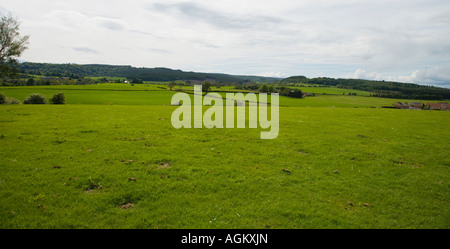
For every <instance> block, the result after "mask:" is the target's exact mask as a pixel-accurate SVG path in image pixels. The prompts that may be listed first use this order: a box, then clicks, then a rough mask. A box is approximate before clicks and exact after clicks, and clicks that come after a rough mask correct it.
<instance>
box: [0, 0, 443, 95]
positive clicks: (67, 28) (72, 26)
mask: <svg viewBox="0 0 450 249" xmlns="http://www.w3.org/2000/svg"><path fill="white" fill-rule="evenodd" d="M0 11H1V12H2V13H11V14H12V15H13V16H16V17H18V18H19V20H20V21H21V23H22V24H21V33H22V34H27V35H30V46H29V49H28V50H27V51H26V52H24V54H23V56H22V59H23V60H26V61H32V62H50V63H82V64H87V63H103V64H113V65H132V66H136V67H168V68H173V69H181V70H185V71H200V72H220V73H230V74H250V75H263V76H276V77H287V76H292V75H305V76H307V77H318V76H324V77H335V78H338V77H351V78H363V79H376V80H395V81H402V82H413V83H418V84H427V85H438V86H445V87H450V73H449V72H450V42H449V41H450V1H446V0H443V1H433V0H420V1H419V0H410V1H399V0H398V1H395V0H389V1H388V0H378V1H365V0H342V1H337V0H315V1H298V0H296V1H293V0H277V1H267V0H251V1H242V0H240V1H235V0H226V1H223V0H219V1H196V0H192V1H189V0H188V1H140V0H128V1H117V0H116V1H114V0H89V1H86V0H76V1H75V0H65V1H60V0H59V1H56V0H40V1H33V0H17V1H10V0H8V1H5V0H0Z"/></svg>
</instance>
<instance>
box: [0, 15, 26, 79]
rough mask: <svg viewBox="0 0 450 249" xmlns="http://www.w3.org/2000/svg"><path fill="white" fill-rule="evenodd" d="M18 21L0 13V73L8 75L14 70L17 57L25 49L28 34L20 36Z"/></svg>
mask: <svg viewBox="0 0 450 249" xmlns="http://www.w3.org/2000/svg"><path fill="white" fill-rule="evenodd" d="M19 25H20V24H19V22H18V21H17V19H15V18H13V17H12V16H10V15H8V16H5V15H2V14H0V75H1V76H2V77H9V76H11V75H13V74H14V73H15V72H16V70H15V68H14V65H17V64H18V60H17V57H20V55H21V54H22V52H23V51H24V50H25V49H27V48H28V47H27V45H28V39H29V36H20V33H19Z"/></svg>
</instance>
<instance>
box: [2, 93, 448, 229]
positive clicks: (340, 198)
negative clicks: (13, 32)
mask: <svg viewBox="0 0 450 249" xmlns="http://www.w3.org/2000/svg"><path fill="white" fill-rule="evenodd" d="M136 86H137V85H136ZM136 86H135V87H136ZM146 87H147V88H148V89H147V88H146ZM129 88H131V86H128V85H126V86H122V85H121V86H114V85H102V86H97V87H96V86H82V87H79V86H57V87H50V86H48V87H18V88H0V92H3V93H4V94H5V95H6V96H8V97H14V98H18V99H20V100H23V99H24V98H25V97H26V96H27V95H29V94H30V93H33V92H39V93H42V94H44V95H46V96H47V97H50V96H51V94H53V93H56V92H64V93H65V95H66V99H67V103H68V104H66V105H23V104H22V105H0V200H1V205H0V224H1V225H0V227H1V228H150V229H156V228H256V229H259V228H262V229H264V228H271V229H284V228H383V229H384V228H387V229H389V228H446V229H448V228H450V208H449V207H450V182H449V176H450V157H449V142H448V141H449V138H450V129H449V127H448V124H450V112H441V111H414V110H395V109H381V108H377V107H380V106H382V105H391V104H392V103H394V102H395V101H396V100H393V99H382V98H373V97H364V96H344V95H319V96H316V97H309V98H306V99H291V98H285V97H281V98H280V105H281V107H280V131H279V135H278V138H276V139H273V140H261V139H260V138H259V136H260V132H261V131H262V130H261V129H259V128H258V129H249V128H245V129H206V128H202V129H183V128H182V129H174V128H173V127H172V124H171V114H172V112H173V111H174V110H175V109H176V108H177V107H176V106H170V105H169V103H170V99H171V96H172V95H173V94H174V92H171V91H168V90H164V89H162V88H158V87H156V86H137V88H133V90H130V89H129ZM147 90H148V91H147ZM355 107H357V108H355ZM371 107H375V108H371ZM207 108H208V107H204V109H205V110H206V109H207Z"/></svg>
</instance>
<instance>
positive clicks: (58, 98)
mask: <svg viewBox="0 0 450 249" xmlns="http://www.w3.org/2000/svg"><path fill="white" fill-rule="evenodd" d="M50 102H51V103H52V104H55V105H62V104H65V103H66V97H65V96H64V93H55V94H54V95H53V97H51V98H50Z"/></svg>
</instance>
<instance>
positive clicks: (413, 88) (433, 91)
mask: <svg viewBox="0 0 450 249" xmlns="http://www.w3.org/2000/svg"><path fill="white" fill-rule="evenodd" d="M280 83H281V84H286V85H300V84H312V85H319V86H334V87H337V88H342V89H353V90H362V91H368V92H372V94H371V96H374V97H383V98H400V99H424V100H443V99H450V89H447V88H441V87H434V86H426V85H418V84H412V83H400V82H391V81H374V80H363V79H335V78H327V77H319V78H311V79H309V78H307V77H305V76H293V77H289V78H286V79H283V80H281V81H280Z"/></svg>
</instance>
